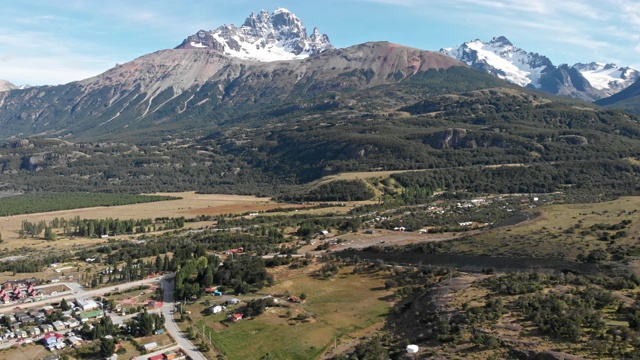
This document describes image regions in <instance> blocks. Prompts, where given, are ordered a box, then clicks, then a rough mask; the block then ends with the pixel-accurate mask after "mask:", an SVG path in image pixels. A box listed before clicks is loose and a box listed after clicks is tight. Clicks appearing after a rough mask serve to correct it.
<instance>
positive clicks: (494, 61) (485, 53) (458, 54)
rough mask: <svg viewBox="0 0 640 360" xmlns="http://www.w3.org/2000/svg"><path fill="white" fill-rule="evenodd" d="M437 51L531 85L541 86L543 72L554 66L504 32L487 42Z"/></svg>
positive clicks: (476, 42)
mask: <svg viewBox="0 0 640 360" xmlns="http://www.w3.org/2000/svg"><path fill="white" fill-rule="evenodd" d="M440 52H441V53H443V54H446V55H449V56H451V57H453V58H456V59H458V60H460V61H462V62H464V63H466V64H467V65H469V66H472V67H475V68H478V69H480V70H483V71H486V72H488V73H490V74H493V75H496V76H498V77H500V78H502V79H504V80H507V81H509V82H512V83H515V84H518V85H520V86H531V87H534V88H540V86H541V85H540V78H541V76H542V73H543V72H545V71H546V70H547V68H548V67H551V66H553V64H552V63H551V61H550V60H549V59H548V58H546V57H544V56H541V55H539V54H536V53H529V52H526V51H524V50H522V49H520V48H517V47H515V46H514V45H513V44H512V43H511V41H509V39H507V38H506V37H504V36H499V37H494V38H493V39H491V41H489V42H483V41H481V40H479V39H476V40H473V41H467V42H465V43H463V44H462V45H459V46H454V47H449V48H443V49H440Z"/></svg>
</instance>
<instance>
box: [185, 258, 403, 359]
mask: <svg viewBox="0 0 640 360" xmlns="http://www.w3.org/2000/svg"><path fill="white" fill-rule="evenodd" d="M352 270H353V268H345V269H342V270H341V271H340V273H339V274H338V275H337V276H336V277H335V278H333V279H329V280H323V279H319V278H315V277H314V276H311V275H310V274H309V273H306V274H302V273H300V274H299V275H297V276H294V277H288V278H286V279H283V280H281V281H277V282H276V284H275V285H273V286H272V287H270V288H266V289H263V293H269V294H274V295H275V294H279V295H282V294H285V293H290V294H291V295H295V296H299V295H300V294H302V293H304V294H306V296H307V299H306V300H305V301H304V302H303V303H299V304H294V303H289V302H286V300H285V299H284V298H283V297H279V298H278V299H279V302H280V303H281V304H282V305H283V306H281V307H273V308H270V309H268V310H267V311H266V312H265V313H263V314H262V315H260V316H257V317H255V318H253V319H246V320H241V321H238V322H236V323H228V325H229V327H225V326H224V325H221V324H220V320H222V319H223V318H224V316H225V315H220V314H219V315H206V316H205V317H203V318H201V319H200V320H199V321H197V326H198V328H199V329H201V328H202V325H205V327H206V333H209V332H212V339H213V343H214V345H215V347H216V348H217V349H218V350H219V351H221V352H222V353H224V354H225V355H226V356H227V358H229V359H259V358H260V357H262V356H263V355H265V353H267V352H269V353H270V354H271V355H273V356H274V358H276V359H292V360H293V359H300V360H302V359H313V358H318V357H319V356H320V355H322V354H323V353H324V352H325V351H326V350H327V349H328V348H330V347H332V346H334V345H335V344H338V345H339V344H341V343H344V342H349V341H351V340H352V339H353V338H354V337H358V336H362V335H363V334H364V333H366V332H367V330H368V329H370V328H373V327H374V325H376V324H381V323H382V322H383V321H384V319H385V317H386V316H387V314H388V311H389V307H390V303H389V299H391V295H392V292H391V291H389V290H385V289H384V281H385V278H384V277H383V276H382V275H381V274H378V273H361V274H352ZM231 311H232V310H231ZM227 313H229V312H227ZM306 316H309V317H306Z"/></svg>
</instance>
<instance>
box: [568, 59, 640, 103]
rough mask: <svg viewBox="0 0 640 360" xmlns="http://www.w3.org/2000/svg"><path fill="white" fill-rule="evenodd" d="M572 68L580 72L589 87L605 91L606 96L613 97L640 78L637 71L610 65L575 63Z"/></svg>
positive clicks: (639, 73)
mask: <svg viewBox="0 0 640 360" xmlns="http://www.w3.org/2000/svg"><path fill="white" fill-rule="evenodd" d="M573 68H575V69H577V70H578V71H580V72H581V73H582V76H584V77H585V78H586V79H587V80H589V83H591V86H593V87H594V88H596V89H598V90H604V91H606V92H607V95H613V94H615V93H616V92H619V91H621V90H623V89H625V88H627V87H628V86H629V85H631V84H633V83H634V82H635V81H636V80H638V78H640V72H638V70H635V69H632V68H630V67H620V66H617V65H616V64H611V63H609V64H606V63H600V62H591V63H588V64H584V63H577V64H574V65H573Z"/></svg>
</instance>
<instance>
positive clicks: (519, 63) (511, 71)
mask: <svg viewBox="0 0 640 360" xmlns="http://www.w3.org/2000/svg"><path fill="white" fill-rule="evenodd" d="M440 52H441V53H443V54H446V55H449V56H451V57H453V58H455V59H458V60H460V61H462V62H464V63H466V64H467V65H469V66H472V67H474V68H477V69H480V70H482V71H485V72H487V73H489V74H492V75H495V76H497V77H499V78H501V79H504V80H506V81H509V82H511V83H514V84H517V85H520V86H525V87H531V88H534V89H537V90H540V91H544V92H547V93H550V94H556V95H565V96H571V97H575V98H578V99H582V100H587V101H594V100H597V99H600V98H603V97H607V96H610V95H612V94H614V93H616V92H619V91H621V90H623V89H624V88H626V87H628V86H629V85H631V84H632V83H633V82H634V81H635V80H636V79H638V77H639V75H640V74H639V73H638V71H637V70H634V69H631V68H628V67H618V66H616V65H614V64H602V63H589V64H583V63H577V64H575V65H573V66H568V65H566V64H562V65H559V66H555V65H553V63H552V62H551V60H550V59H549V58H547V57H546V56H543V55H540V54H537V53H532V52H527V51H525V50H523V49H520V48H518V47H516V46H514V45H513V44H512V43H511V42H510V41H509V40H508V39H507V38H505V37H504V36H500V37H497V38H493V39H492V40H491V41H489V42H483V41H481V40H473V41H468V42H465V43H463V44H461V45H459V46H454V47H448V48H443V49H441V50H440Z"/></svg>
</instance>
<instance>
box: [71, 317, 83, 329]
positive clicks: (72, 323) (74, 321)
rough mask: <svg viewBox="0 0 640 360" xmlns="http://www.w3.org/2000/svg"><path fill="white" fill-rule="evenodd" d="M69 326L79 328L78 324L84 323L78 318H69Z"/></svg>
mask: <svg viewBox="0 0 640 360" xmlns="http://www.w3.org/2000/svg"><path fill="white" fill-rule="evenodd" d="M68 324H69V327H70V328H72V329H74V328H77V327H78V326H80V325H82V324H81V323H80V322H79V321H78V320H76V319H69V321H68Z"/></svg>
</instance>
